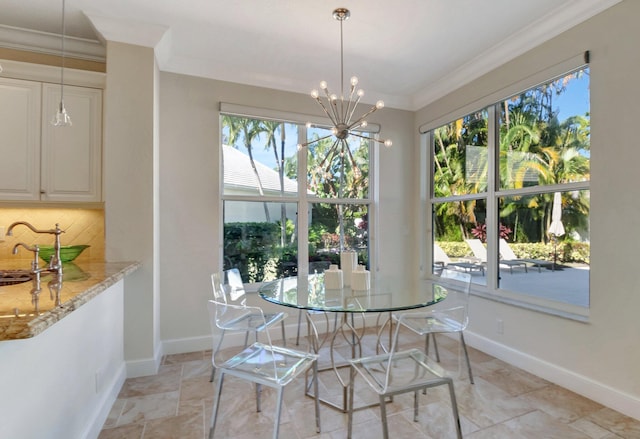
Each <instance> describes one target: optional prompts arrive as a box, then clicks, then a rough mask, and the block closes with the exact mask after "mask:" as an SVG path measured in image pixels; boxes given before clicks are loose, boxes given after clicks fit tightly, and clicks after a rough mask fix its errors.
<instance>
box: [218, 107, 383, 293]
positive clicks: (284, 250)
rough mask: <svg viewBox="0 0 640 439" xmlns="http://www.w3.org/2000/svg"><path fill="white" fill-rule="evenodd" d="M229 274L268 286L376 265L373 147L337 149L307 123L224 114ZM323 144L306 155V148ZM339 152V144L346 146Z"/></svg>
mask: <svg viewBox="0 0 640 439" xmlns="http://www.w3.org/2000/svg"><path fill="white" fill-rule="evenodd" d="M220 126H221V131H222V132H221V143H222V161H221V163H222V167H223V172H222V175H223V196H222V202H223V217H224V221H223V222H224V232H223V233H224V236H223V250H222V253H223V258H224V269H228V268H231V267H237V268H239V269H240V271H241V274H242V276H243V279H244V280H245V282H251V283H255V282H263V281H268V280H273V279H276V278H279V277H283V276H293V275H296V274H297V273H298V271H299V270H300V271H302V272H305V273H306V272H312V273H313V272H314V271H322V270H324V269H325V268H328V267H329V264H339V259H340V252H341V251H343V250H355V251H357V253H358V262H359V263H360V264H363V265H365V266H367V267H368V266H369V261H370V253H369V232H370V226H369V224H370V216H371V214H372V208H371V205H372V199H371V195H372V194H371V189H370V184H369V183H370V179H371V178H372V175H371V170H370V163H371V160H370V159H371V157H370V148H371V143H372V142H371V141H370V140H369V137H367V134H366V133H363V135H365V138H359V137H353V138H349V139H348V148H345V150H344V151H342V150H341V148H335V144H334V139H333V137H332V136H329V137H328V138H326V139H322V138H323V137H326V136H328V135H329V134H331V132H330V131H329V130H327V129H324V128H318V127H312V128H308V129H307V128H306V127H305V125H303V124H301V123H294V122H282V121H273V120H268V119H263V118H251V117H245V116H237V115H233V114H225V113H224V112H223V114H222V115H221V124H220ZM315 139H322V140H319V141H318V142H314V143H312V144H310V145H309V146H308V147H306V148H303V149H300V151H298V147H297V145H298V144H301V143H306V142H309V141H312V140H315ZM338 146H339V145H338Z"/></svg>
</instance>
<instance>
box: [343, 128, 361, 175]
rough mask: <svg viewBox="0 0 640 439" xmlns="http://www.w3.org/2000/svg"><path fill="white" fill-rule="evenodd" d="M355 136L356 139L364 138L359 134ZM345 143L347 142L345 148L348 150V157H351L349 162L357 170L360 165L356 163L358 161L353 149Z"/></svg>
mask: <svg viewBox="0 0 640 439" xmlns="http://www.w3.org/2000/svg"><path fill="white" fill-rule="evenodd" d="M355 136H356V137H362V136H359V135H357V134H356V135H355ZM344 142H345V146H346V148H345V149H346V150H347V155H348V156H349V161H350V162H351V166H352V167H353V168H357V167H358V164H357V163H356V159H355V158H354V157H353V153H352V152H351V148H349V145H348V144H347V142H346V141H344Z"/></svg>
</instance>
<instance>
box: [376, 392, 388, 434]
mask: <svg viewBox="0 0 640 439" xmlns="http://www.w3.org/2000/svg"><path fill="white" fill-rule="evenodd" d="M378 399H379V400H380V418H381V420H382V437H383V439H389V426H388V425H387V402H386V401H385V396H384V395H380V396H379V398H378Z"/></svg>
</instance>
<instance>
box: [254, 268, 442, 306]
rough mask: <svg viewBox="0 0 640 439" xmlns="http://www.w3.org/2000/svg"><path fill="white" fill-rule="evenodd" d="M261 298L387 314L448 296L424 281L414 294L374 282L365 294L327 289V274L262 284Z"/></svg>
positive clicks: (286, 303) (434, 285) (343, 289)
mask: <svg viewBox="0 0 640 439" xmlns="http://www.w3.org/2000/svg"><path fill="white" fill-rule="evenodd" d="M258 293H259V294H260V296H261V297H262V298H263V299H265V300H267V301H269V302H272V303H275V304H278V305H284V306H288V307H291V308H298V309H306V310H315V311H332V312H358V313H361V312H388V311H402V310H408V309H415V308H423V307H426V306H430V305H433V304H435V303H438V302H441V301H442V300H444V299H445V298H446V297H447V289H446V287H444V286H442V285H439V284H436V283H432V282H426V281H425V282H422V283H421V285H420V287H419V288H416V290H415V291H409V290H405V289H398V290H393V289H392V288H382V287H379V286H378V285H376V284H375V283H373V282H372V285H371V288H370V289H368V290H366V291H355V290H352V289H351V288H350V287H344V288H341V289H326V288H325V285H324V274H322V273H321V274H310V275H309V276H308V278H304V277H300V278H298V277H287V278H283V279H277V280H274V281H271V282H267V283H265V284H263V285H262V286H261V287H260V289H259V290H258Z"/></svg>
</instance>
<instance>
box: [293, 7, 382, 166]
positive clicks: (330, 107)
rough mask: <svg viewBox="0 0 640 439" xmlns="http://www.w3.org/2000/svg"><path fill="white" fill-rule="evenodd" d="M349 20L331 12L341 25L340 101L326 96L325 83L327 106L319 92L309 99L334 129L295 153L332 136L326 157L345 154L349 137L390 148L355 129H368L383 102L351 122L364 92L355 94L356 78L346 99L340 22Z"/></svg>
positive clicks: (341, 12)
mask: <svg viewBox="0 0 640 439" xmlns="http://www.w3.org/2000/svg"><path fill="white" fill-rule="evenodd" d="M350 16H351V12H350V11H349V10H348V9H346V8H338V9H336V10H334V11H333V18H334V19H336V20H338V21H339V22H340V81H341V84H340V97H338V96H337V95H336V94H332V93H331V92H329V88H328V86H327V82H326V81H321V82H320V88H321V89H322V91H323V92H324V96H325V102H326V103H325V102H323V100H322V99H321V98H320V93H319V92H318V90H312V91H311V97H312V98H313V99H315V100H316V102H317V103H318V104H319V105H320V107H322V110H323V111H324V113H325V114H326V115H327V117H328V118H329V119H330V120H331V123H332V125H333V126H332V128H331V135H328V136H324V137H321V138H319V139H315V140H312V141H310V142H307V143H303V144H299V145H298V149H302V148H305V147H307V146H309V145H311V144H314V143H316V142H319V141H321V140H324V139H327V138H329V137H331V136H333V137H334V138H335V140H334V143H333V145H332V146H331V148H330V149H329V152H328V154H327V157H329V156H332V155H333V154H336V153H339V152H342V153H344V151H346V150H348V148H349V146H348V144H347V138H348V137H349V136H355V137H362V138H367V139H369V138H370V139H371V140H374V141H376V142H378V143H382V144H384V145H385V146H386V147H391V144H392V142H391V140H390V139H387V140H380V139H376V138H373V137H365V136H363V135H362V134H360V132H359V131H358V129H362V128H364V127H366V126H367V121H366V120H365V118H366V117H368V116H369V115H370V114H372V113H374V112H375V111H377V110H379V109H381V108H383V107H384V102H383V101H378V102H376V104H375V105H373V106H372V107H371V108H370V109H369V110H368V111H366V112H365V113H364V114H363V115H362V116H360V117H358V118H354V117H353V114H354V112H355V110H356V106H357V105H358V103H359V102H360V99H361V98H362V96H364V91H363V90H362V89H358V90H356V85H358V78H357V77H356V76H353V77H351V80H350V84H351V86H350V89H349V95H348V96H347V97H346V99H345V94H344V50H343V38H342V22H344V21H346V20H347V19H348V18H349V17H350ZM307 126H308V127H309V124H307Z"/></svg>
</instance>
